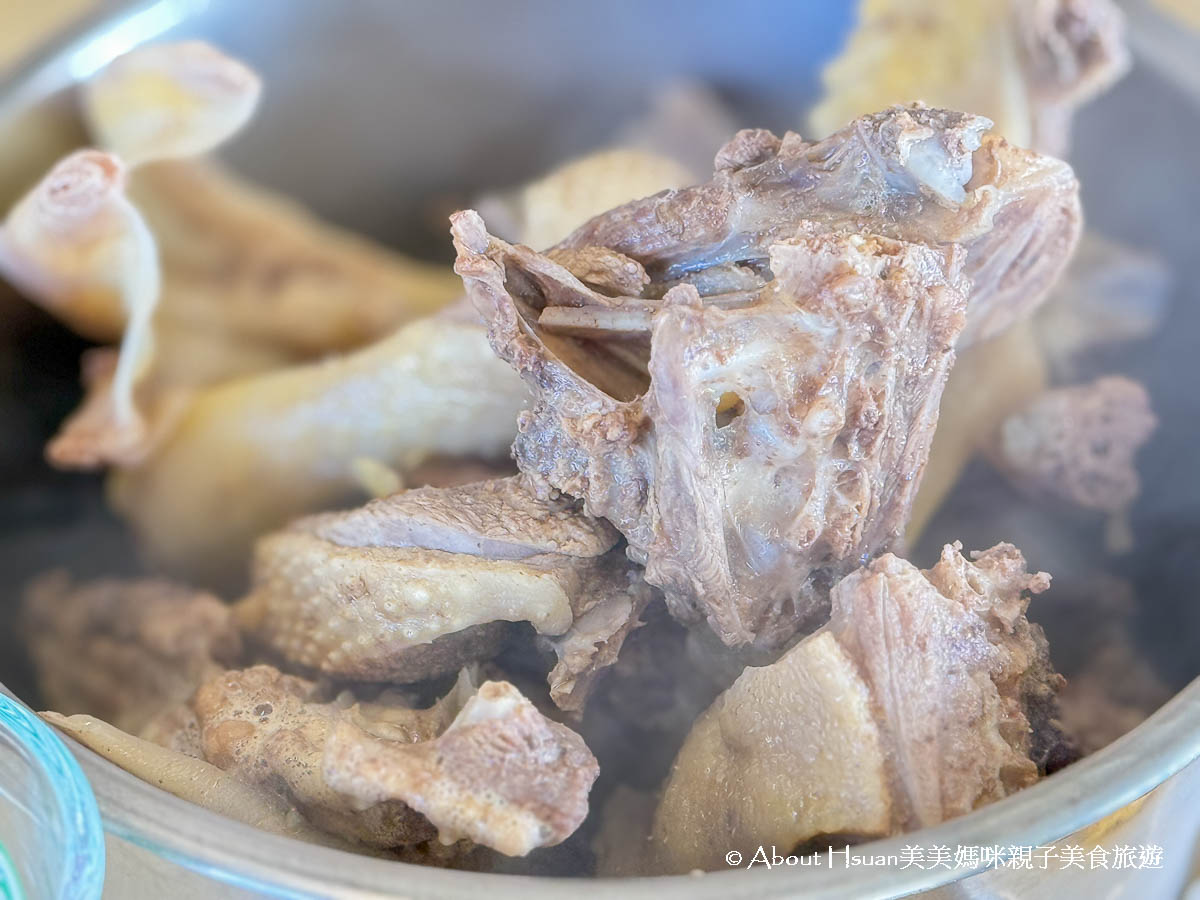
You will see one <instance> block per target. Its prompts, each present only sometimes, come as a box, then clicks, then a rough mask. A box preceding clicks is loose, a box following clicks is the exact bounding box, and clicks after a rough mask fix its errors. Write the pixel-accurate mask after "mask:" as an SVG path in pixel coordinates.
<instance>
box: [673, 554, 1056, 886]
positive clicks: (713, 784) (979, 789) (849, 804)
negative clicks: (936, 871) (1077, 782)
mask: <svg viewBox="0 0 1200 900" xmlns="http://www.w3.org/2000/svg"><path fill="white" fill-rule="evenodd" d="M960 549H961V548H960V546H959V545H957V544H956V545H953V546H947V547H946V548H945V549H944V551H943V553H942V557H941V559H940V560H939V561H938V562H937V564H936V565H934V566H933V567H932V568H931V569H927V570H925V571H921V570H918V569H917V568H916V567H915V566H913V565H911V564H910V563H908V562H905V561H904V560H901V559H898V558H897V557H895V556H892V555H891V554H888V555H886V556H883V557H881V558H879V559H877V560H875V561H874V562H872V563H871V564H869V565H868V566H865V567H864V568H862V569H860V570H858V571H856V572H854V573H853V574H851V575H849V576H847V577H846V578H844V579H843V580H842V581H840V582H839V583H838V584H837V585H835V586H834V588H833V592H832V593H833V615H832V618H831V620H830V622H829V624H828V625H827V626H826V627H824V628H822V629H821V630H819V631H818V632H816V633H815V634H813V635H810V636H809V637H807V638H805V639H804V640H803V641H801V642H800V643H799V644H797V645H796V646H795V647H793V648H792V649H791V650H789V651H788V652H787V653H786V654H785V655H784V656H783V657H782V658H781V659H780V660H779V661H778V662H776V663H774V664H772V665H769V666H765V667H762V668H748V669H746V670H745V672H744V673H743V674H742V675H741V677H740V678H739V679H738V680H737V681H736V682H735V683H734V684H733V686H732V687H731V688H730V689H729V690H727V691H726V692H725V693H724V694H722V695H721V696H720V697H718V698H717V700H716V702H715V703H714V704H713V705H712V706H711V707H710V708H709V709H708V711H706V712H705V713H704V714H703V715H702V716H701V717H700V718H699V719H698V720H697V722H696V724H695V726H694V727H693V729H692V732H691V734H690V735H689V736H688V739H687V741H686V742H685V743H684V746H683V749H682V750H681V751H680V753H679V756H678V758H677V759H676V761H675V766H674V769H673V771H672V773H671V776H670V777H669V779H668V780H667V783H666V786H665V788H664V791H663V795H662V800H661V803H660V805H659V808H658V811H657V813H656V816H655V826H654V840H653V853H654V855H655V857H656V863H655V866H656V868H658V869H660V870H663V871H667V872H686V871H689V870H691V869H696V868H700V869H716V868H721V867H723V866H724V859H725V854H726V853H727V852H728V851H729V850H731V849H737V850H740V851H742V852H748V853H749V854H753V850H754V848H755V847H756V846H757V845H759V844H766V845H770V844H775V845H776V846H777V847H778V848H779V849H780V850H781V852H783V851H784V848H788V849H789V850H790V848H793V847H796V846H798V845H802V844H805V843H806V842H808V841H810V840H812V839H813V838H818V837H822V836H825V835H854V836H857V837H862V838H870V837H879V836H884V835H889V834H895V833H898V832H902V831H908V830H911V829H916V828H922V827H927V826H930V825H935V824H937V823H939V822H942V821H945V820H946V819H950V818H953V817H954V816H958V815H962V814H964V813H967V812H970V811H971V810H972V809H976V808H978V807H979V806H982V805H984V804H986V803H990V802H992V801H994V800H998V799H1000V798H1001V797H1004V796H1007V795H1008V794H1011V793H1013V792H1014V791H1017V790H1019V789H1021V788H1023V787H1025V786H1027V785H1029V784H1032V783H1033V782H1034V781H1036V780H1037V778H1038V775H1039V770H1042V769H1043V767H1044V763H1045V762H1046V761H1048V760H1049V759H1050V758H1051V757H1052V756H1053V755H1054V754H1055V753H1056V752H1057V748H1058V747H1059V745H1060V744H1061V742H1062V738H1061V733H1060V732H1059V729H1058V723H1057V721H1056V711H1055V694H1056V692H1057V691H1058V690H1060V689H1061V687H1062V685H1063V679H1062V677H1061V676H1059V675H1057V674H1055V673H1054V671H1053V669H1052V668H1051V667H1050V664H1049V661H1048V657H1047V647H1046V642H1045V638H1044V637H1043V636H1042V633H1041V630H1040V629H1039V628H1038V627H1037V626H1036V625H1031V624H1030V623H1029V622H1028V621H1027V620H1026V618H1025V615H1024V613H1025V609H1026V606H1027V604H1028V597H1027V596H1026V592H1038V591H1041V590H1043V589H1044V588H1045V587H1046V586H1047V584H1048V583H1049V577H1048V576H1047V575H1045V574H1044V573H1038V574H1036V575H1030V574H1027V573H1026V571H1025V561H1024V559H1023V558H1022V556H1021V554H1020V552H1019V551H1018V550H1017V549H1016V548H1014V547H1012V546H1011V545H1005V544H1000V545H997V546H996V547H993V548H992V549H990V550H987V551H984V552H982V553H975V554H973V557H974V559H973V561H968V560H966V559H965V558H963V556H962V555H961V553H960V552H959V551H960ZM745 858H746V859H749V858H750V855H747V856H746V857H745Z"/></svg>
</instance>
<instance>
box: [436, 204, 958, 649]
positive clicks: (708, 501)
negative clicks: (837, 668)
mask: <svg viewBox="0 0 1200 900" xmlns="http://www.w3.org/2000/svg"><path fill="white" fill-rule="evenodd" d="M454 229H455V240H456V243H457V246H458V250H459V262H458V267H459V271H460V272H461V273H462V274H463V276H464V279H465V281H466V282H467V285H468V289H469V291H470V292H471V293H472V294H473V295H474V299H475V300H476V302H477V304H478V305H479V307H480V309H481V311H483V312H484V314H485V317H487V318H488V319H489V321H490V337H491V339H492V342H493V345H494V346H495V347H496V350H497V352H498V353H499V354H500V355H501V356H502V357H503V358H504V359H506V360H508V361H509V362H511V363H512V364H513V365H514V367H515V368H516V369H517V370H518V371H519V372H520V373H521V374H522V376H523V377H524V378H525V379H526V381H527V382H528V383H529V384H530V385H531V387H533V389H534V391H535V392H536V403H535V406H534V408H533V410H532V412H530V413H526V414H524V415H523V416H522V417H521V419H520V421H519V432H520V433H519V435H518V437H517V442H516V444H515V445H514V455H515V457H516V460H517V464H518V466H519V467H520V468H521V470H522V471H523V472H524V473H525V475H526V477H527V478H529V479H530V481H531V482H532V484H534V485H535V486H536V487H537V489H538V490H539V491H541V492H543V493H547V494H548V493H549V492H551V491H553V490H559V491H562V492H563V493H565V494H568V495H570V496H574V497H580V498H583V499H584V501H585V504H586V508H587V510H588V512H589V513H591V514H592V515H598V516H603V517H604V518H607V519H608V520H610V521H611V522H612V523H613V524H614V525H616V527H617V528H619V529H620V530H621V532H622V533H623V534H624V535H625V536H626V538H627V539H628V541H629V545H630V547H629V552H630V556H631V557H632V558H633V559H634V560H635V561H637V562H639V563H643V562H644V563H645V565H646V578H647V580H648V581H650V582H651V583H652V584H655V585H658V586H659V587H662V588H663V589H664V590H665V591H666V593H667V598H668V602H669V603H670V604H671V608H672V611H673V612H674V614H675V615H676V616H677V617H679V618H681V619H683V620H687V621H694V620H697V619H701V618H707V620H708V621H709V623H710V624H711V625H712V627H713V628H714V630H715V631H716V632H717V633H718V634H719V635H720V636H721V637H722V639H723V640H725V641H726V642H727V643H729V644H739V643H746V642H749V641H753V640H756V639H757V640H759V641H760V642H762V643H765V644H778V643H781V642H782V641H785V640H786V639H787V638H788V637H789V636H790V635H791V634H793V633H794V632H795V630H796V629H797V627H799V626H800V625H802V624H803V623H805V622H812V621H814V620H815V618H816V617H817V616H819V615H820V614H821V613H822V611H823V609H824V608H825V605H826V603H827V594H826V591H827V588H828V585H829V584H830V583H831V582H832V581H833V580H836V578H837V577H839V576H840V575H842V574H845V573H846V572H849V571H850V570H851V569H852V568H853V567H855V566H857V565H859V564H860V563H861V560H862V559H863V558H864V557H869V556H871V555H874V554H876V553H878V552H882V551H883V550H885V549H886V548H887V547H888V546H889V545H890V544H891V543H892V542H893V541H894V540H895V539H896V538H897V537H898V536H899V535H900V534H901V532H902V531H903V529H904V525H905V522H906V521H907V518H908V512H909V507H910V504H911V502H912V496H913V492H914V491H915V489H916V486H917V484H918V483H919V481H920V475H921V470H922V467H923V466H924V463H925V459H926V455H927V453H928V448H929V438H930V435H931V434H932V432H933V429H934V425H935V423H936V420H937V407H938V401H939V398H940V396H941V390H942V385H943V384H944V382H945V378H946V373H947V372H948V370H949V367H950V363H951V360H952V358H953V353H952V350H951V347H952V345H953V343H954V339H955V337H956V336H957V335H958V332H959V330H960V329H961V327H962V323H963V308H964V303H965V296H964V292H965V288H966V285H965V282H964V281H963V279H962V277H961V274H960V264H961V254H959V253H958V252H957V251H956V250H954V249H948V250H942V249H933V248H929V247H924V246H921V245H916V244H908V243H904V242H901V241H896V240H892V239H889V238H883V237H876V236H862V235H853V234H846V233H837V232H835V233H828V232H823V231H821V230H820V229H819V228H818V227H817V226H814V225H811V224H809V225H806V226H803V227H801V229H800V230H799V232H797V233H795V234H794V235H792V236H790V237H788V238H786V239H782V238H781V239H780V240H779V241H778V242H777V243H776V244H775V245H774V247H772V249H771V261H770V268H771V271H772V272H773V273H774V278H773V280H772V281H770V282H769V284H768V285H767V286H766V287H765V288H763V290H762V291H761V292H760V294H759V296H758V298H757V300H756V301H755V303H754V304H753V305H751V306H747V307H745V308H741V309H733V310H722V309H718V308H710V307H708V306H706V305H704V303H703V299H702V298H701V296H700V295H699V293H698V292H697V290H696V288H695V286H694V285H688V284H682V285H677V286H676V287H674V288H672V289H671V291H669V292H668V294H667V296H666V298H664V300H663V302H662V308H661V309H660V310H659V311H658V312H657V313H656V315H655V316H654V319H653V330H652V334H651V337H650V342H651V348H652V349H651V353H650V358H649V362H648V371H649V385H648V386H647V385H645V384H643V383H641V381H640V380H639V376H638V375H637V374H636V373H635V372H634V371H633V370H632V369H629V368H625V369H624V370H622V369H620V368H618V366H617V365H615V364H614V363H613V361H612V358H611V357H610V356H606V355H605V353H604V351H603V349H602V348H599V347H598V345H597V344H596V343H595V342H573V341H571V339H568V338H563V337H560V336H557V335H553V334H550V333H549V332H547V331H544V330H541V329H540V328H539V327H538V325H537V323H536V321H535V320H534V319H532V318H526V315H527V314H528V312H529V310H530V308H531V304H532V303H533V302H535V298H537V297H545V296H552V295H553V296H558V295H562V296H566V295H568V294H573V293H578V292H579V291H580V290H583V291H586V290H587V289H586V288H583V287H582V285H580V283H579V282H578V281H577V280H576V279H574V277H573V276H572V275H571V274H570V273H569V272H567V271H565V270H564V269H562V268H561V267H559V266H557V265H555V264H554V263H553V262H551V261H550V260H548V259H546V258H545V257H541V256H538V255H537V254H533V253H532V251H529V250H528V249H526V248H521V247H513V246H511V245H508V244H506V243H504V242H503V241H499V240H497V239H494V238H491V237H490V236H489V235H488V234H487V233H486V232H485V231H484V228H483V223H482V222H481V221H480V220H479V218H478V217H477V216H475V215H474V214H472V213H463V214H460V215H459V216H458V217H456V220H455V226H454ZM533 285H540V286H541V287H540V288H539V289H538V290H537V291H536V292H535V291H534V288H533V287H532V286H533ZM521 286H529V291H528V292H526V293H521V292H520V287H521ZM511 291H517V292H518V293H516V294H514V293H512V292H511Z"/></svg>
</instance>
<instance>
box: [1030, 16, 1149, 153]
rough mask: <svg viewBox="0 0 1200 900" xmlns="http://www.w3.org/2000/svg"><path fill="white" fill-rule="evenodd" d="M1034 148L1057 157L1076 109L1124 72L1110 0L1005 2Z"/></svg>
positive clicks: (1121, 29) (1119, 28) (1119, 20)
mask: <svg viewBox="0 0 1200 900" xmlns="http://www.w3.org/2000/svg"><path fill="white" fill-rule="evenodd" d="M1011 2H1012V6H1013V14H1014V22H1015V24H1016V29H1017V34H1018V36H1019V38H1020V48H1021V62H1022V68H1023V70H1024V74H1025V83H1026V85H1027V90H1028V92H1029V98H1030V112H1031V114H1032V118H1033V132H1034V146H1036V147H1038V148H1047V150H1046V152H1048V153H1054V154H1056V155H1063V154H1064V153H1065V152H1066V148H1067V146H1068V144H1069V142H1070V136H1071V119H1072V117H1073V115H1074V112H1075V110H1076V109H1078V108H1079V107H1080V106H1082V105H1083V104H1085V103H1087V102H1089V101H1091V100H1093V99H1094V98H1095V97H1097V96H1099V95H1100V94H1102V93H1104V92H1105V91H1106V90H1108V89H1109V88H1110V87H1112V85H1113V84H1114V83H1115V82H1116V81H1117V80H1118V79H1120V78H1121V76H1123V75H1124V74H1125V73H1126V72H1127V71H1128V70H1129V62H1130V55H1129V50H1128V48H1127V47H1126V46H1125V17H1124V16H1123V15H1122V14H1121V11H1120V9H1119V8H1118V7H1117V6H1116V4H1115V3H1112V2H1111V0H1011Z"/></svg>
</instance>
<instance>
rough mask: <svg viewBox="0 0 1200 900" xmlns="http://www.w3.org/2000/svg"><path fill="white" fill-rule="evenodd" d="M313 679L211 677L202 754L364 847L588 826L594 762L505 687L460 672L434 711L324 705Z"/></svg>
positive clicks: (513, 837) (525, 845) (520, 848)
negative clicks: (317, 698) (317, 699)
mask: <svg viewBox="0 0 1200 900" xmlns="http://www.w3.org/2000/svg"><path fill="white" fill-rule="evenodd" d="M312 687H313V686H312V684H311V683H309V682H306V681H304V680H302V679H298V678H294V677H292V676H288V675H281V674H280V673H279V672H278V671H277V670H275V669H272V668H271V667H269V666H255V667H254V668H251V669H246V670H244V671H242V672H228V673H226V674H225V675H223V676H221V677H219V678H216V679H214V680H213V681H211V682H209V683H208V684H206V685H204V686H203V687H202V688H201V689H200V690H199V691H197V693H196V696H195V697H194V698H193V700H192V708H193V709H194V710H195V713H196V716H197V719H198V721H199V724H200V737H201V747H202V749H203V752H204V757H205V759H207V760H208V761H209V762H211V763H212V764H214V765H216V766H217V767H219V768H221V769H223V770H225V771H227V772H230V773H231V774H233V775H234V776H235V777H237V778H239V779H241V780H243V781H245V782H247V783H249V784H251V785H255V786H258V787H264V788H268V789H270V790H273V791H275V792H277V793H279V794H281V795H283V796H284V797H286V798H287V799H289V800H290V801H291V802H293V803H294V804H295V805H296V806H297V808H299V809H300V810H301V812H302V813H303V814H304V816H305V818H307V819H308V820H309V821H310V822H312V823H313V824H314V825H316V826H317V827H319V828H321V829H322V830H325V831H328V832H330V833H332V834H335V835H339V836H341V837H344V838H346V839H349V840H353V841H358V842H361V843H364V844H367V845H368V846H375V847H393V846H400V845H408V844H414V843H421V842H424V841H428V840H430V839H431V838H432V837H434V836H435V835H436V836H438V837H440V838H441V839H442V840H443V842H444V843H450V842H452V841H455V840H459V839H461V838H464V837H469V838H470V839H472V840H473V841H475V842H476V843H482V844H486V845H488V846H491V847H494V848H495V849H497V850H500V851H501V852H502V853H507V854H510V855H518V856H520V855H524V854H526V853H528V852H529V851H530V850H532V849H534V848H536V847H540V846H548V845H551V844H555V843H558V842H559V841H561V840H563V839H564V838H566V837H567V836H568V835H569V834H570V833H571V832H573V831H574V830H575V828H577V827H578V826H579V824H580V823H581V822H582V821H583V818H584V815H585V814H586V812H587V794H588V790H589V789H590V787H591V783H592V781H594V780H595V777H596V774H597V769H596V765H595V760H594V759H593V758H592V756H591V754H590V753H589V752H588V750H587V747H586V746H585V745H584V743H583V741H582V739H580V738H579V736H578V735H576V734H575V733H574V732H572V731H571V730H570V729H568V728H566V727H565V726H562V725H558V724H556V723H553V722H549V721H548V720H546V719H544V718H543V717H542V716H541V714H540V713H538V712H537V710H536V709H534V707H533V706H532V704H530V703H529V701H528V700H526V699H525V698H524V697H522V696H521V694H520V693H519V692H518V691H517V690H516V689H515V688H514V687H512V685H510V684H507V683H504V682H487V683H485V684H483V685H482V686H480V687H479V688H478V689H477V690H476V689H475V687H474V686H473V685H472V684H471V683H470V679H469V678H467V677H466V676H465V674H464V675H463V676H460V678H459V681H458V683H457V685H456V686H455V688H454V689H453V690H452V691H451V693H450V694H449V695H447V696H446V697H445V698H443V699H442V700H441V701H439V702H438V703H437V704H435V705H434V706H433V707H431V708H429V709H425V710H414V709H408V708H405V707H403V706H400V705H393V704H389V703H386V702H382V703H381V702H376V703H371V704H354V705H351V706H343V705H342V704H340V703H338V702H334V703H317V702H313V701H312V700H311V699H309V698H310V696H311V694H312ZM381 699H382V698H381Z"/></svg>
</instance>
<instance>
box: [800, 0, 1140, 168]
mask: <svg viewBox="0 0 1200 900" xmlns="http://www.w3.org/2000/svg"><path fill="white" fill-rule="evenodd" d="M1124 30H1125V29H1124V21H1123V17H1122V16H1121V13H1120V11H1119V10H1118V9H1117V7H1116V6H1115V4H1114V3H1113V2H1112V0H972V2H970V3H962V2H960V0H859V4H858V24H857V27H856V28H855V29H854V31H853V32H852V33H851V35H850V39H849V41H848V43H847V44H846V48H845V49H844V50H843V51H842V53H841V54H840V55H839V56H838V57H837V58H836V59H834V61H833V62H832V63H830V64H829V66H828V67H827V68H826V70H825V74H824V80H825V87H826V95H825V98H824V99H823V100H822V101H821V103H820V104H818V106H817V108H816V109H815V110H814V111H813V113H812V116H811V117H810V121H811V122H812V126H813V129H814V131H815V132H816V133H817V134H822V135H823V134H829V133H831V132H833V131H835V130H836V129H838V128H841V127H842V126H843V125H844V124H845V123H846V122H848V121H850V120H851V119H852V118H854V117H855V116H860V115H862V114H864V113H867V112H870V111H871V110H874V109H879V108H880V107H883V106H886V105H887V104H890V103H908V102H912V101H914V100H922V101H924V102H926V103H930V104H932V105H934V106H946V107H950V108H952V109H969V110H972V111H973V112H977V113H979V114H981V115H985V116H988V117H989V118H991V119H992V120H993V121H995V123H996V127H997V130H998V131H999V132H1000V133H1001V134H1003V135H1004V136H1005V137H1006V138H1008V139H1009V140H1010V141H1013V142H1014V143H1017V144H1020V145H1022V146H1032V147H1034V148H1036V149H1038V150H1041V151H1042V152H1045V153H1051V154H1054V155H1056V156H1062V155H1063V154H1064V153H1065V152H1066V148H1067V143H1068V139H1069V136H1070V121H1071V116H1072V114H1073V113H1074V111H1075V109H1077V108H1078V107H1079V106H1081V105H1083V104H1084V103H1086V102H1088V101H1089V100H1091V99H1092V98H1093V97H1095V96H1096V95H1098V94H1100V93H1102V92H1103V91H1104V90H1106V89H1107V88H1108V87H1109V86H1111V85H1112V84H1113V82H1115V81H1116V80H1117V79H1119V78H1120V77H1121V76H1122V75H1124V74H1125V71H1126V70H1127V69H1128V67H1129V53H1128V51H1127V50H1126V48H1125V43H1124Z"/></svg>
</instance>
